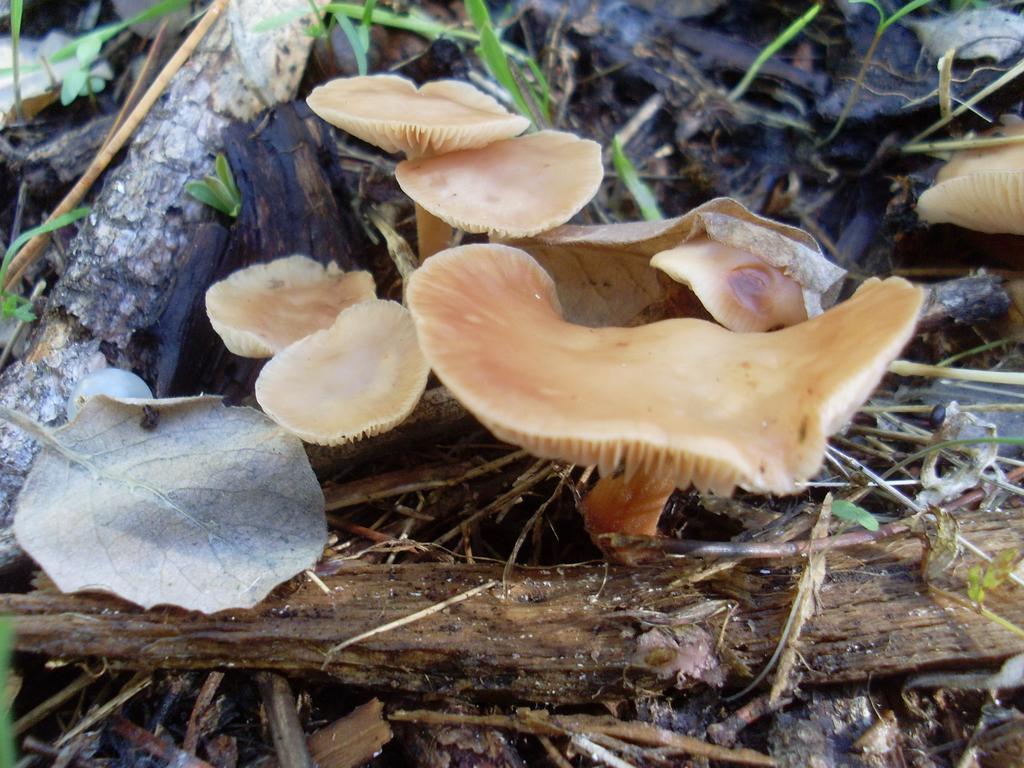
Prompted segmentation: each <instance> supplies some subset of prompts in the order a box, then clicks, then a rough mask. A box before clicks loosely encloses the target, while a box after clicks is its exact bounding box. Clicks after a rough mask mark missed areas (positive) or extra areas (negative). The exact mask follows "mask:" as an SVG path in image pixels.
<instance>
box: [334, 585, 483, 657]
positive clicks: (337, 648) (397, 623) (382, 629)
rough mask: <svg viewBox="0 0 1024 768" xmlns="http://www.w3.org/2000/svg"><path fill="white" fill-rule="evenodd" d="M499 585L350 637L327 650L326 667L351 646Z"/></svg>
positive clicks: (467, 593) (449, 600)
mask: <svg viewBox="0 0 1024 768" xmlns="http://www.w3.org/2000/svg"><path fill="white" fill-rule="evenodd" d="M499 583H500V582H498V581H495V580H494V579H491V580H490V581H487V582H484V583H483V584H481V585H480V586H478V587H473V588H472V589H468V590H466V591H465V592H461V593H459V594H457V595H455V596H454V597H449V598H448V599H447V600H442V601H441V602H440V603H434V605H432V606H430V607H429V608H424V609H423V610H422V611H416V613H410V614H409V615H408V616H403V617H402V618H400V619H395V620H394V621H389V622H388V623H387V624H382V625H381V626H379V627H374V628H373V629H370V630H367V631H366V632H362V633H360V634H358V635H356V636H355V637H350V638H349V639H348V640H344V641H342V642H340V643H338V644H337V645H335V646H332V647H331V648H329V649H328V650H327V660H326V661H325V662H324V664H325V665H326V664H327V663H328V662H329V661H330V660H331V657H332V656H333V655H334V654H336V653H338V652H339V651H342V650H344V649H345V648H348V647H349V646H350V645H355V644H356V643H361V642H362V641H363V640H367V639H368V638H371V637H374V636H376V635H380V634H383V633H384V632H390V631H391V630H393V629H398V628H399V627H404V626H405V625H407V624H412V623H413V622H416V621H419V620H420V619H425V618H426V617H427V616H433V615H434V614H435V613H440V612H441V611H443V610H444V609H445V608H449V607H451V606H453V605H458V604H459V603H461V602H464V601H466V600H469V599H470V598H471V597H476V596H477V595H479V594H480V593H481V592H486V591H487V590H488V589H491V588H492V587H496V586H497V585H498V584H499Z"/></svg>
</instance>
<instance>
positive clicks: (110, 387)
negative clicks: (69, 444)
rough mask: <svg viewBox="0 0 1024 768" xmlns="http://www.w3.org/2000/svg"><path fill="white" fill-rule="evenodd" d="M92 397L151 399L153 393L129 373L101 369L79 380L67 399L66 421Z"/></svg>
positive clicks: (115, 369)
mask: <svg viewBox="0 0 1024 768" xmlns="http://www.w3.org/2000/svg"><path fill="white" fill-rule="evenodd" d="M93 395H107V396H108V397H133V398H149V399H152V397H153V391H152V390H151V389H150V388H149V386H148V385H147V384H146V382H144V381H143V380H142V379H140V378H139V377H138V376H136V375H135V374H134V373H132V372H131V371H123V370H121V369H120V368H101V369H100V370H98V371H94V372H93V373H90V374H89V375H88V376H86V377H84V378H83V379H81V380H80V381H79V382H78V383H77V384H76V385H75V388H74V389H73V390H71V396H70V397H69V398H68V405H67V411H68V421H70V420H71V419H73V418H75V414H76V413H78V409H79V408H81V407H82V405H83V404H84V403H85V401H86V400H88V399H89V398H90V397H92V396H93Z"/></svg>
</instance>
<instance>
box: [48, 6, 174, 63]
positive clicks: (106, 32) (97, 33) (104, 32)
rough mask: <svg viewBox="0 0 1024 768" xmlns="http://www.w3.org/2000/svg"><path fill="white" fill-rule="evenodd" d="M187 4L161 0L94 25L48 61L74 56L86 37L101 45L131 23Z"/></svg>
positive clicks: (138, 22) (156, 16) (149, 18)
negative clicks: (115, 20) (127, 14)
mask: <svg viewBox="0 0 1024 768" xmlns="http://www.w3.org/2000/svg"><path fill="white" fill-rule="evenodd" d="M188 4H189V0H162V2H159V3H157V4H156V5H153V6H150V7H149V8H147V9H146V10H144V11H142V13H137V14H135V15H134V16H132V17H131V18H130V19H126V20H124V21H118V22H114V23H113V24H106V25H104V26H102V27H96V29H94V30H93V31H92V32H89V33H88V34H85V35H82V36H81V37H79V38H76V39H75V40H72V41H71V42H70V43H68V44H67V45H65V46H64V47H63V48H61V49H60V50H58V51H57V52H56V53H54V54H53V55H52V56H50V61H52V62H55V63H56V62H58V61H64V60H65V59H70V58H71V57H72V56H76V55H77V54H78V46H79V45H80V44H81V43H82V41H83V40H85V39H86V38H91V37H95V38H96V39H97V40H98V41H99V42H100V45H102V44H103V43H105V42H107V40H109V39H110V38H112V37H113V36H114V35H117V34H120V33H121V32H122V31H124V30H125V29H128V27H130V26H132V25H133V24H141V23H143V22H145V21H151V20H152V19H156V18H159V17H160V16H165V15H166V14H169V13H174V12H175V11H177V10H180V9H181V8H185V7H186V6H187V5H188Z"/></svg>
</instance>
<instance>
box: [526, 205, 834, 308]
mask: <svg viewBox="0 0 1024 768" xmlns="http://www.w3.org/2000/svg"><path fill="white" fill-rule="evenodd" d="M691 241H696V242H699V243H708V242H713V243H719V244H720V245H721V246H723V247H724V248H725V249H735V250H736V251H742V252H744V253H746V254H748V258H753V257H756V259H757V260H758V261H760V262H762V265H761V266H758V265H757V261H753V260H752V261H750V264H751V265H752V266H756V268H757V271H761V270H763V269H765V268H768V269H770V270H772V271H773V273H775V274H777V275H778V276H779V278H778V279H777V278H775V277H774V276H773V277H771V278H770V279H769V278H768V275H767V273H763V275H764V278H765V279H764V280H760V279H759V280H758V282H762V283H765V282H770V283H771V284H772V285H771V286H769V285H767V284H765V285H764V288H765V293H764V294H762V295H761V296H758V297H754V296H752V295H750V294H751V289H752V288H755V287H756V286H755V285H754V284H753V282H754V281H753V279H751V280H748V281H746V283H745V285H744V286H742V287H744V288H745V289H746V290H745V291H744V294H745V295H744V296H742V297H734V299H733V300H731V303H732V304H733V306H735V305H736V302H739V303H741V304H742V303H747V304H764V303H772V302H773V301H775V299H773V298H769V297H768V295H767V291H770V290H774V289H775V288H778V287H782V285H784V284H786V285H788V284H789V283H790V281H794V282H795V283H796V284H797V285H798V286H799V288H800V291H801V293H802V299H803V305H804V314H803V315H802V317H814V316H815V315H818V314H821V312H822V311H823V310H824V309H825V308H827V307H829V306H831V305H832V304H833V303H834V302H835V300H836V297H837V296H838V295H839V289H840V287H841V285H842V279H843V276H844V275H845V272H844V271H843V270H842V269H840V268H839V267H837V266H836V265H835V264H833V263H832V262H830V261H829V260H828V259H826V258H825V256H824V254H822V252H821V249H820V248H819V247H818V244H817V242H815V240H814V238H813V237H811V236H810V235H809V234H807V233H806V232H804V231H802V230H800V229H797V228H796V227H791V226H788V225H786V224H782V223H780V222H777V221H772V220H771V219H766V218H764V217H763V216H758V215H757V214H755V213H752V212H750V211H748V210H747V209H746V208H745V207H744V206H743V205H742V204H740V203H739V202H737V201H736V200H733V199H731V198H728V197H719V198H715V199H714V200H709V201H708V202H706V203H703V204H702V205H699V206H697V207H696V208H694V209H693V210H691V211H688V212H687V213H685V214H683V215H682V216H677V217H676V218H673V219H663V220H661V221H643V222H628V223H621V224H600V225H596V226H579V225H572V224H567V225H565V226H561V227H557V228H556V229H552V230H549V231H547V232H542V233H540V234H538V235H536V236H534V237H530V238H525V239H521V240H516V241H515V242H510V243H509V245H515V246H516V247H517V248H522V249H523V250H525V251H527V252H528V253H529V254H530V255H531V256H533V257H534V258H535V259H537V260H538V261H539V262H540V263H541V264H542V265H543V267H544V268H545V269H546V270H547V271H548V272H549V273H550V274H551V275H552V276H553V277H554V278H555V282H556V284H557V285H558V295H559V298H560V299H561V301H562V306H563V307H564V308H565V312H566V317H567V318H569V319H571V320H572V321H573V322H578V323H582V324H584V325H592V326H602V325H635V324H636V323H635V322H634V319H635V318H637V317H641V316H642V315H653V316H654V318H655V319H660V318H659V317H658V316H659V314H660V315H661V316H662V317H664V316H665V313H666V311H669V312H671V311H672V309H673V304H674V303H675V302H677V300H678V299H679V298H681V296H680V295H679V293H678V284H670V283H671V281H669V280H667V279H664V275H663V273H661V272H658V271H657V270H654V269H650V268H649V267H650V266H656V267H658V268H660V269H662V270H664V272H665V274H671V275H672V277H673V278H675V279H676V280H681V279H683V278H684V273H686V274H689V273H692V272H693V271H694V269H695V267H694V266H693V264H692V262H691V268H690V269H686V270H684V269H683V268H682V266H681V262H683V261H684V260H683V259H682V256H683V255H684V254H687V253H693V251H692V250H691V249H689V248H683V246H686V245H688V244H689V243H690V242H691ZM677 249H681V250H677ZM666 251H669V252H672V255H671V256H663V257H661V258H660V259H659V260H658V262H657V263H655V262H652V261H651V258H652V257H657V256H658V254H662V253H664V252H666ZM723 252H727V251H723ZM670 263H672V264H676V265H677V266H675V267H670V266H669V264H670ZM704 266H705V267H707V269H704V270H702V274H703V275H704V279H702V280H697V279H695V280H694V281H693V292H694V294H697V298H698V299H701V300H704V299H707V301H705V302H704V303H705V306H706V307H707V308H708V309H709V310H710V311H711V312H712V314H713V315H714V316H715V317H716V319H718V320H719V322H723V323H725V324H727V325H728V323H726V321H725V319H724V313H723V310H724V307H723V306H721V305H722V304H723V302H722V301H721V300H719V301H715V300H714V299H715V294H716V291H715V290H713V289H712V288H711V286H712V285H715V284H718V285H721V284H722V283H723V282H728V281H727V280H726V277H728V273H727V272H724V273H723V275H720V276H719V277H713V276H712V275H711V274H710V271H711V263H710V262H708V261H705V262H704ZM659 276H661V278H659ZM746 276H747V277H749V278H754V277H755V276H754V275H752V274H751V273H749V272H748V273H746ZM783 278H784V279H783ZM698 286H700V287H701V288H702V289H703V290H702V291H699V290H698ZM684 291H685V292H686V293H689V291H688V290H685V289H684ZM717 293H721V291H720V290H719V291H717ZM659 305H660V306H659ZM713 306H718V307H719V309H718V313H719V314H716V310H715V309H714V308H713ZM652 310H653V311H652ZM720 315H723V316H720ZM794 316H795V312H794V314H793V315H790V318H792V317H794ZM776 320H778V318H774V319H769V320H768V321H765V320H760V321H757V322H753V321H748V324H747V325H744V328H746V327H748V326H749V327H751V328H753V327H757V326H763V327H765V328H770V327H773V326H774V325H782V324H784V323H782V322H776Z"/></svg>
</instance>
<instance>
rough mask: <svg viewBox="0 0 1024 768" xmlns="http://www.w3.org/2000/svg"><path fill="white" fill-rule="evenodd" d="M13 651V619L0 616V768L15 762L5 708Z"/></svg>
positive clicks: (9, 724)
mask: <svg viewBox="0 0 1024 768" xmlns="http://www.w3.org/2000/svg"><path fill="white" fill-rule="evenodd" d="M13 650H14V619H12V618H11V617H10V616H0V695H2V696H3V701H2V702H0V768H10V767H11V766H13V765H14V763H15V761H16V760H17V752H16V750H15V746H14V726H13V718H12V717H11V708H10V707H9V706H7V696H6V693H7V679H8V677H9V675H10V671H11V652H12V651H13Z"/></svg>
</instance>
